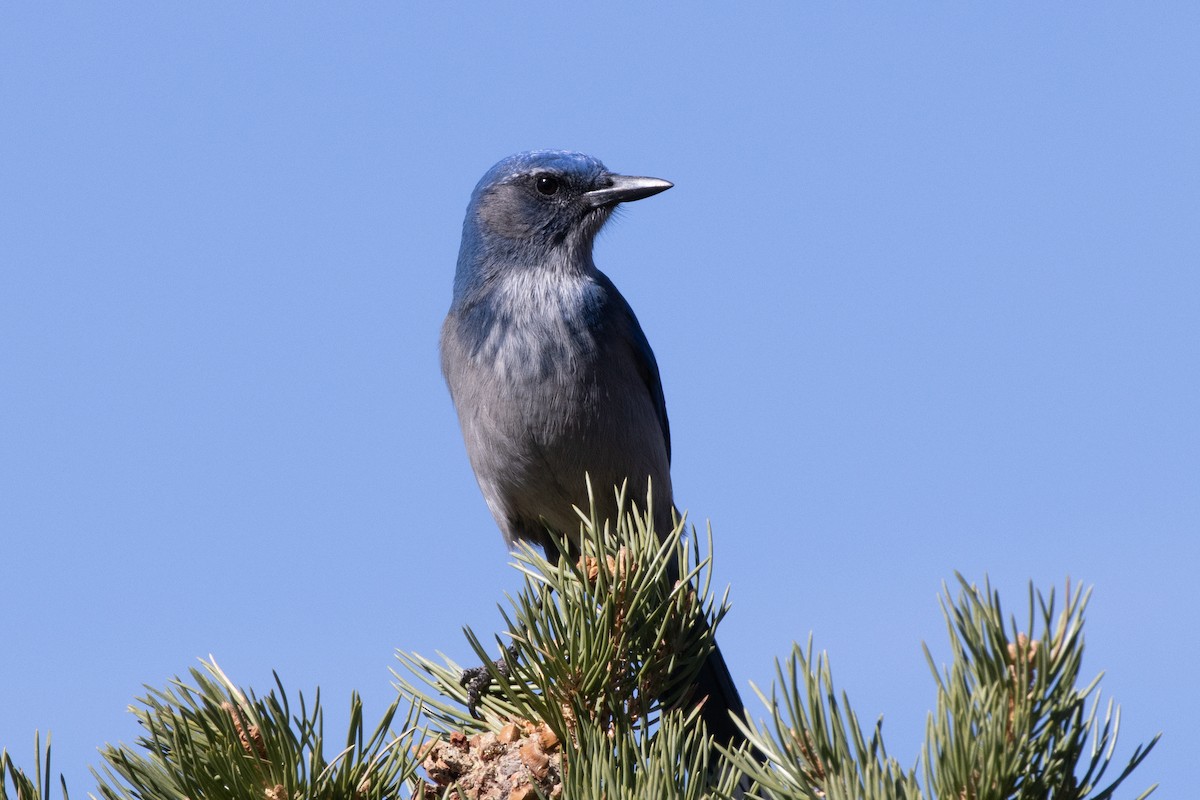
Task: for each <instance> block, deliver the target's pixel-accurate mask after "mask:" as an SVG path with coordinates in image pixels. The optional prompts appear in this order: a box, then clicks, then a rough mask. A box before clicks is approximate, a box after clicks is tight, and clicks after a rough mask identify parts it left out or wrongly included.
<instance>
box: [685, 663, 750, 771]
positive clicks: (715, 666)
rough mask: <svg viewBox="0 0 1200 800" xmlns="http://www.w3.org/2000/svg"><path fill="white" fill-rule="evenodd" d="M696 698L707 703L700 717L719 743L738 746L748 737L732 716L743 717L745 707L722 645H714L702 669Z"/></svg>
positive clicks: (698, 679) (697, 678)
mask: <svg viewBox="0 0 1200 800" xmlns="http://www.w3.org/2000/svg"><path fill="white" fill-rule="evenodd" d="M693 698H694V699H693V702H703V703H704V706H703V707H702V708H701V709H700V716H701V718H702V719H703V720H704V724H705V725H706V726H707V727H708V732H709V733H710V734H711V735H712V737H713V738H714V739H715V740H716V742H717V743H718V744H722V745H725V746H726V747H736V746H738V745H739V744H741V743H742V742H744V741H745V740H746V737H745V736H743V735H742V732H741V730H739V729H738V727H737V725H735V724H734V722H733V720H732V719H731V718H730V716H729V715H730V714H731V713H732V714H734V715H735V716H737V717H739V718H740V717H743V716H744V715H745V706H743V705H742V697H741V695H740V694H738V690H737V687H736V686H735V685H734V682H733V676H732V675H730V674H729V667H728V666H726V664H725V657H724V656H723V655H721V648H719V647H716V646H714V647H713V651H712V652H711V653H709V655H708V659H707V660H705V662H704V666H703V667H701V668H700V674H699V675H697V676H696V691H695V693H694V694H693Z"/></svg>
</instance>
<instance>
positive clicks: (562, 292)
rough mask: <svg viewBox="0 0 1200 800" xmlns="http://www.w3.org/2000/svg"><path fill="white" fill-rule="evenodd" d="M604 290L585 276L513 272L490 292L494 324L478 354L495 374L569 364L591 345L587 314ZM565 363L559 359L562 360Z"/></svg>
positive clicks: (524, 372)
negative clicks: (489, 363) (487, 362)
mask: <svg viewBox="0 0 1200 800" xmlns="http://www.w3.org/2000/svg"><path fill="white" fill-rule="evenodd" d="M603 292H604V290H603V288H602V287H601V286H599V285H598V284H597V283H596V282H595V281H594V280H592V278H591V277H590V276H588V275H581V274H578V273H564V272H560V271H557V270H541V269H533V270H514V271H512V272H509V273H508V274H505V275H503V276H502V277H501V278H500V279H499V281H498V282H497V283H496V285H495V286H494V287H493V289H492V293H491V298H490V301H491V303H492V310H493V313H494V315H495V321H494V323H493V324H492V326H491V329H490V330H489V331H488V336H487V339H486V340H485V341H484V345H483V347H482V348H480V350H479V357H480V358H483V359H486V360H488V361H490V362H491V363H492V367H493V369H494V370H495V371H496V373H497V375H499V376H502V377H508V378H513V377H526V376H531V375H540V374H541V373H544V372H546V371H547V370H548V369H550V365H551V364H555V363H557V364H558V365H559V367H560V369H561V367H562V366H564V365H566V366H570V365H573V364H574V363H575V361H576V359H577V357H578V355H579V354H580V352H581V351H584V350H590V349H592V348H594V347H595V340H594V338H593V335H592V330H591V326H590V325H589V324H588V319H587V316H588V314H589V310H590V309H595V308H596V307H597V306H598V300H599V299H600V298H599V297H598V295H600V294H602V293H603ZM563 359H565V360H563Z"/></svg>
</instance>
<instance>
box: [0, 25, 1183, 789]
mask: <svg viewBox="0 0 1200 800" xmlns="http://www.w3.org/2000/svg"><path fill="white" fill-rule="evenodd" d="M1198 41H1200V7H1198V6H1196V5H1194V4H1187V3H1157V4H1133V3H1128V4H1113V3H1089V4H1069V5H1056V6H1049V7H1048V6H1045V5H1044V4H1034V3H1028V4H1025V3H1015V4H1013V3H1006V4H967V5H964V4H956V3H941V2H935V3H922V4H869V5H868V4H837V5H833V4H828V5H826V4H819V5H818V4H807V5H799V4H796V5H793V6H788V7H786V8H785V7H778V8H775V9H769V8H768V9H764V8H761V7H760V8H757V9H746V8H732V7H731V8H728V9H724V10H718V9H713V8H707V9H697V8H696V7H694V6H692V5H690V4H663V5H658V6H648V5H643V4H633V3H629V4H625V3H606V4H602V5H601V6H593V7H590V8H587V9H567V8H566V7H565V6H560V5H559V4H552V3H547V4H538V3H524V4H521V5H520V6H499V5H492V4H487V5H484V4H479V5H477V6H469V5H467V6H460V7H456V8H454V9H449V10H447V9H446V8H445V7H444V6H443V5H442V4H423V5H420V4H410V5H404V6H400V5H398V4H397V5H380V4H355V5H346V4H337V5H334V4H308V3H288V4H283V3H270V4H269V3H256V4H245V3H206V4H191V5H184V4H132V3H103V4H101V3H96V4H62V3H52V4H17V3H5V4H3V5H0V650H2V656H3V657H0V744H2V745H4V746H6V747H8V748H9V749H10V750H13V751H15V753H16V756H17V758H18V761H20V762H21V763H24V764H27V765H28V764H31V763H32V762H31V756H32V741H33V733H34V730H35V729H41V730H42V731H43V732H45V731H46V730H50V731H52V732H53V736H54V742H55V749H56V765H55V766H56V768H57V769H60V770H63V771H65V773H66V775H67V778H68V782H69V786H70V787H71V788H72V791H73V792H74V793H75V794H76V795H77V796H80V797H82V796H85V793H86V792H87V791H90V790H92V788H93V785H94V784H93V782H92V781H91V779H90V777H89V776H88V774H87V770H86V767H87V765H89V764H96V763H98V762H99V759H98V757H97V756H96V753H95V748H97V747H98V746H100V745H102V744H103V743H104V742H106V741H118V740H124V741H130V740H132V739H133V738H134V737H135V736H136V735H137V727H136V725H135V723H134V721H133V719H132V717H131V716H130V715H128V714H127V713H125V707H126V705H127V704H128V703H130V702H131V701H132V700H133V698H134V697H135V696H136V695H138V694H139V693H140V691H141V687H142V684H143V683H148V684H151V685H155V686H162V685H164V684H165V683H166V682H167V681H168V680H169V679H170V678H171V677H172V676H174V675H176V674H181V673H183V672H185V671H186V670H187V669H188V668H189V667H191V666H193V665H195V664H196V663H197V662H196V659H197V658H198V657H201V656H205V655H207V654H209V653H212V654H214V655H215V656H216V657H217V660H218V661H219V662H220V663H221V664H222V666H223V667H224V668H225V669H226V671H227V672H228V673H230V674H231V676H232V677H233V678H234V679H235V680H236V681H238V682H239V683H240V684H242V685H246V686H251V687H254V688H256V689H259V690H261V691H264V692H265V691H267V690H269V689H270V688H271V670H272V669H274V670H277V671H278V672H279V673H280V676H281V678H282V680H283V681H284V684H285V685H286V686H287V687H289V688H290V689H291V690H292V691H293V692H295V691H299V690H304V691H305V692H306V694H307V693H310V692H311V690H312V688H313V687H315V686H317V685H320V686H321V688H322V694H323V697H324V699H325V701H326V702H327V703H328V704H329V705H330V706H331V712H332V713H331V714H330V719H329V722H330V723H331V724H334V727H335V728H336V729H338V730H339V731H340V728H341V726H342V722H343V721H344V719H345V713H344V707H345V705H346V704H347V702H348V698H349V694H350V691H351V690H352V689H357V690H359V691H360V692H362V693H363V695H364V696H365V698H366V701H367V703H368V708H367V713H368V717H372V716H377V715H378V713H379V712H381V711H382V710H383V708H384V706H385V705H386V704H387V703H388V702H389V701H390V699H391V698H392V696H393V695H392V689H391V687H390V676H389V673H388V669H389V667H391V666H393V664H394V663H395V662H394V660H393V656H392V654H393V650H394V648H397V647H399V648H403V649H406V650H416V651H419V652H422V653H426V654H432V653H434V651H437V650H441V651H444V652H447V653H449V654H451V655H453V656H454V657H456V658H458V659H460V660H464V661H466V660H469V652H468V648H467V646H466V645H465V642H464V640H463V637H462V635H461V633H460V628H461V627H462V626H463V625H471V626H472V627H473V628H475V629H476V630H477V631H479V632H480V633H483V634H486V633H488V632H490V631H492V630H494V629H496V628H497V627H498V626H499V624H500V617H499V614H498V613H497V612H496V609H495V606H496V603H497V602H499V601H500V600H501V599H502V596H503V592H504V591H505V590H511V589H513V588H514V587H515V586H516V585H517V583H518V578H517V574H516V573H515V572H513V571H512V570H509V569H506V568H505V567H504V564H505V563H506V560H507V559H506V556H505V550H504V547H503V544H502V542H501V539H500V537H499V535H498V533H497V531H496V529H495V526H494V524H493V522H492V520H491V518H490V516H489V515H488V512H487V509H486V507H485V506H484V503H483V501H482V499H481V498H480V495H479V492H478V490H477V488H476V486H475V483H474V480H473V478H472V475H471V472H470V468H469V465H468V463H467V460H466V457H465V453H464V450H463V447H462V443H461V440H460V437H459V432H458V427H457V423H456V420H455V417H454V414H453V410H452V407H451V404H450V399H449V396H448V394H447V392H446V390H445V387H444V385H443V383H442V378H441V375H440V373H439V369H438V362H437V354H436V353H437V334H438V326H439V324H440V322H441V318H442V316H443V315H444V313H445V311H446V308H447V306H448V304H449V300H450V284H451V277H452V274H453V270H454V261H455V256H456V252H457V249H458V241H459V233H460V226H461V221H462V214H463V210H464V208H465V205H466V202H467V197H468V194H469V193H470V190H471V188H472V187H473V186H474V184H475V182H476V180H478V178H479V176H480V175H482V174H483V172H484V171H485V170H486V169H487V168H488V167H489V166H490V165H491V164H492V163H494V162H495V161H497V160H498V159H499V158H501V157H502V156H505V155H507V154H509V153H512V152H515V151H518V150H525V149H530V148H540V147H561V148H569V149H577V150H583V151H586V152H590V153H593V154H595V155H597V156H599V157H600V158H602V159H604V160H605V162H606V163H607V164H608V165H609V166H610V167H612V168H613V169H616V170H619V171H624V172H627V173H632V174H647V175H655V176H659V177H663V178H667V179H669V180H672V181H674V182H675V184H676V186H675V188H674V189H672V190H671V191H670V192H667V193H666V194H663V195H661V196H657V197H654V198H652V199H650V200H647V201H645V202H641V203H637V204H636V205H633V206H630V207H629V208H628V209H627V210H626V212H625V213H624V214H623V215H622V217H621V219H619V220H617V221H615V222H614V223H613V224H612V225H611V226H610V227H609V229H607V230H606V231H605V233H604V234H603V235H602V237H601V240H600V242H599V244H598V247H597V254H596V257H597V263H598V264H599V265H600V266H601V268H602V269H605V270H606V271H607V272H608V274H609V275H610V276H611V277H612V278H613V279H614V281H615V282H616V283H617V284H618V285H619V286H620V287H621V288H622V290H623V292H624V293H625V295H626V296H627V297H628V298H629V300H630V302H631V303H632V305H633V306H634V308H635V309H636V310H637V312H638V314H639V316H640V318H641V321H642V324H643V327H644V328H645V330H646V332H647V334H648V336H649V338H650V341H651V343H652V344H653V346H654V348H655V351H656V353H657V355H658V360H659V364H660V366H661V369H662V375H663V381H664V385H665V389H666V395H667V404H668V407H669V409H670V415H671V428H672V432H673V440H674V452H675V463H674V472H673V475H674V483H675V486H676V490H677V496H678V500H679V502H680V503H681V504H682V505H683V506H685V507H687V508H688V509H689V510H690V512H691V514H692V515H693V517H694V518H695V519H698V520H703V519H705V518H710V519H711V520H712V522H713V525H714V530H715V535H716V542H717V554H716V557H717V577H718V579H719V581H720V582H721V583H722V584H725V583H728V584H730V585H731V587H732V589H731V597H732V601H733V604H734V609H733V612H732V613H731V614H730V616H729V617H728V619H727V621H726V623H725V624H724V625H723V626H722V629H721V636H720V638H721V641H722V644H723V649H724V650H725V651H726V653H727V654H728V658H729V661H730V663H731V667H732V668H733V671H734V673H735V675H736V677H737V678H738V680H739V682H740V683H742V684H743V685H745V683H746V682H748V681H751V680H753V681H755V682H756V683H758V684H759V685H760V686H765V685H767V684H769V682H770V680H771V678H772V675H773V668H774V667H773V663H774V659H775V658H776V657H781V656H785V655H786V654H787V653H788V650H789V648H790V645H791V643H792V642H793V641H804V640H805V639H806V638H807V637H808V635H809V633H810V632H812V634H813V635H814V636H815V641H816V644H817V646H818V648H823V649H826V650H828V651H829V653H830V655H831V657H832V659H833V666H834V672H835V676H836V679H837V681H838V683H839V685H840V687H841V688H843V689H845V690H847V691H848V692H849V694H850V698H851V700H852V702H853V704H854V706H855V708H856V710H857V711H858V713H859V714H860V716H861V717H863V718H864V719H866V720H871V719H874V718H875V717H876V716H877V715H883V719H884V732H885V736H886V737H887V740H888V742H889V749H891V750H892V751H894V753H895V754H896V755H898V756H899V757H900V758H901V759H902V760H903V761H905V762H906V763H911V762H912V761H913V760H914V759H915V757H916V755H917V748H918V743H919V742H920V740H921V736H922V733H923V727H924V724H925V714H926V712H927V711H928V710H929V709H930V708H931V707H932V704H933V699H934V691H933V684H932V681H931V678H930V676H929V674H928V670H927V668H926V665H925V663H924V659H923V656H922V653H921V649H920V643H921V641H922V640H924V641H927V642H929V643H930V645H931V646H932V648H933V649H934V652H935V653H937V654H939V655H944V654H945V653H946V648H945V642H946V639H945V631H944V627H943V623H942V620H941V616H940V613H939V610H938V605H937V594H938V592H939V590H940V585H941V582H942V581H951V580H952V579H953V573H954V571H955V570H960V571H962V572H963V573H964V574H965V575H966V576H968V577H969V578H971V579H974V580H982V579H983V578H984V576H985V575H990V577H991V579H992V580H993V582H994V584H995V585H996V586H997V587H998V588H999V589H1000V590H1001V591H1002V593H1003V594H1004V597H1005V598H1006V601H1007V604H1008V606H1009V608H1011V609H1012V610H1014V611H1016V612H1018V613H1020V612H1021V609H1023V608H1024V604H1025V587H1026V584H1027V582H1028V581H1030V580H1032V581H1034V582H1035V583H1036V585H1037V586H1038V587H1041V588H1043V589H1046V590H1048V589H1049V588H1051V587H1053V586H1059V587H1060V592H1061V586H1062V584H1063V582H1064V581H1065V579H1066V578H1067V577H1068V576H1069V577H1070V578H1072V579H1073V580H1075V581H1083V582H1085V583H1088V584H1093V585H1094V586H1095V595H1094V600H1093V602H1092V604H1091V607H1090V612H1089V616H1088V627H1087V655H1086V659H1085V671H1086V672H1087V673H1088V675H1089V676H1090V675H1092V674H1095V673H1097V672H1100V671H1102V670H1103V671H1105V672H1106V676H1105V679H1104V683H1103V686H1104V687H1105V690H1106V696H1109V695H1111V696H1114V697H1115V698H1116V699H1117V700H1118V702H1120V703H1121V704H1122V706H1123V709H1124V714H1123V717H1122V734H1123V736H1122V742H1123V743H1122V746H1121V747H1120V748H1119V753H1120V754H1128V753H1129V752H1130V751H1131V749H1132V747H1133V745H1134V743H1136V742H1138V741H1145V740H1147V739H1149V738H1150V737H1151V736H1152V735H1153V734H1154V733H1155V732H1157V731H1159V730H1162V731H1164V732H1165V738H1164V741H1163V743H1162V745H1161V747H1160V749H1159V750H1158V751H1156V752H1155V754H1154V755H1153V756H1152V757H1151V759H1150V761H1149V762H1148V763H1147V764H1146V765H1145V766H1144V767H1143V768H1142V769H1141V770H1140V771H1139V774H1138V775H1137V777H1136V778H1135V779H1134V781H1133V785H1132V786H1131V789H1134V788H1136V789H1138V790H1140V789H1141V788H1143V787H1144V786H1146V785H1149V784H1150V783H1151V782H1153V781H1156V780H1161V781H1162V782H1163V784H1164V786H1163V789H1162V790H1160V791H1161V794H1160V795H1159V796H1161V797H1164V798H1172V797H1182V796H1185V795H1186V794H1187V793H1188V792H1187V789H1186V788H1185V787H1189V786H1193V785H1194V783H1195V780H1194V779H1195V768H1194V767H1195V753H1196V751H1197V748H1198V747H1200V737H1198V736H1197V733H1196V720H1197V716H1198V715H1200V702H1198V701H1197V695H1196V691H1195V678H1194V675H1195V671H1196V670H1195V664H1196V661H1197V656H1200V644H1198V642H1200V634H1197V627H1198V626H1200V602H1198V600H1197V595H1198V590H1197V588H1196V570H1197V566H1198V565H1200V544H1198V542H1200V536H1198V534H1200V413H1198V412H1200V315H1198V309H1200V274H1198V273H1200V55H1197V54H1198V53H1200V49H1198V48H1197V42H1198ZM755 708H756V710H757V707H756V706H755ZM338 735H340V732H339V734H338ZM1136 793H1137V792H1136V791H1131V792H1130V793H1129V796H1133V795H1135V794H1136Z"/></svg>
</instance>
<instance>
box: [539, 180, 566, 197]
mask: <svg viewBox="0 0 1200 800" xmlns="http://www.w3.org/2000/svg"><path fill="white" fill-rule="evenodd" d="M561 185H562V182H561V181H559V179H558V178H556V177H554V176H553V175H538V176H537V178H535V179H534V181H533V186H534V188H535V189H537V190H538V194H544V195H546V196H547V197H550V196H551V195H555V194H558V189H559V186H561Z"/></svg>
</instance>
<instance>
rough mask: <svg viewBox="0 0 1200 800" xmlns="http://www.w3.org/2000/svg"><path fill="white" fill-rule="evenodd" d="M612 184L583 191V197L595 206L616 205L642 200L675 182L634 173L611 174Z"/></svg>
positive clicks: (668, 187)
mask: <svg viewBox="0 0 1200 800" xmlns="http://www.w3.org/2000/svg"><path fill="white" fill-rule="evenodd" d="M609 180H611V181H612V183H611V184H609V185H608V186H605V187H604V188H603V189H595V190H593V191H590V192H584V193H583V199H584V200H586V201H587V203H588V205H590V206H592V207H593V208H599V207H600V206H615V205H616V204H617V203H628V202H631V201H633V200H641V199H642V198H643V197H650V196H651V195H655V194H658V193H659V192H665V191H666V190H667V189H670V188H671V187H672V186H674V185H675V184H673V183H671V182H670V181H664V180H662V179H661V178H635V177H633V176H632V175H610V176H609Z"/></svg>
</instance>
